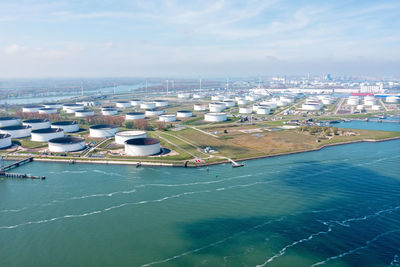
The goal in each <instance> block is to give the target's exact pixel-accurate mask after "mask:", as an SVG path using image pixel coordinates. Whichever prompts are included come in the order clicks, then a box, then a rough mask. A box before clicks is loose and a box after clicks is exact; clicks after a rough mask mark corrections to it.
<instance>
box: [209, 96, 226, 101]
mask: <svg viewBox="0 0 400 267" xmlns="http://www.w3.org/2000/svg"><path fill="white" fill-rule="evenodd" d="M224 98H225V97H224V96H223V95H213V96H211V100H213V101H222V100H224Z"/></svg>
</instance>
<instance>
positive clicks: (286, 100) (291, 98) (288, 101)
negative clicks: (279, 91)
mask: <svg viewBox="0 0 400 267" xmlns="http://www.w3.org/2000/svg"><path fill="white" fill-rule="evenodd" d="M279 100H280V101H282V102H287V103H293V102H294V98H293V97H290V96H281V97H279Z"/></svg>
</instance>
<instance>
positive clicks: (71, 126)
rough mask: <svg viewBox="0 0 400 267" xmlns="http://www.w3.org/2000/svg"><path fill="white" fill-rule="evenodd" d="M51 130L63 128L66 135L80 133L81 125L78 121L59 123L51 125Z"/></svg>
mask: <svg viewBox="0 0 400 267" xmlns="http://www.w3.org/2000/svg"><path fill="white" fill-rule="evenodd" d="M51 128H61V129H63V130H64V133H74V132H77V131H79V124H78V123H77V122H76V121H57V122H53V123H52V124H51Z"/></svg>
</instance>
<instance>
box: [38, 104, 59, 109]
mask: <svg viewBox="0 0 400 267" xmlns="http://www.w3.org/2000/svg"><path fill="white" fill-rule="evenodd" d="M43 107H45V108H55V109H61V108H62V107H63V105H62V104H60V103H44V104H43Z"/></svg>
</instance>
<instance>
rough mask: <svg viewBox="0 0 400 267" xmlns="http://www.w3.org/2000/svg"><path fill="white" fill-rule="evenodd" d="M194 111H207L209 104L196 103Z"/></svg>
mask: <svg viewBox="0 0 400 267" xmlns="http://www.w3.org/2000/svg"><path fill="white" fill-rule="evenodd" d="M193 109H194V111H205V110H207V106H206V105H205V104H194V106H193Z"/></svg>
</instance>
